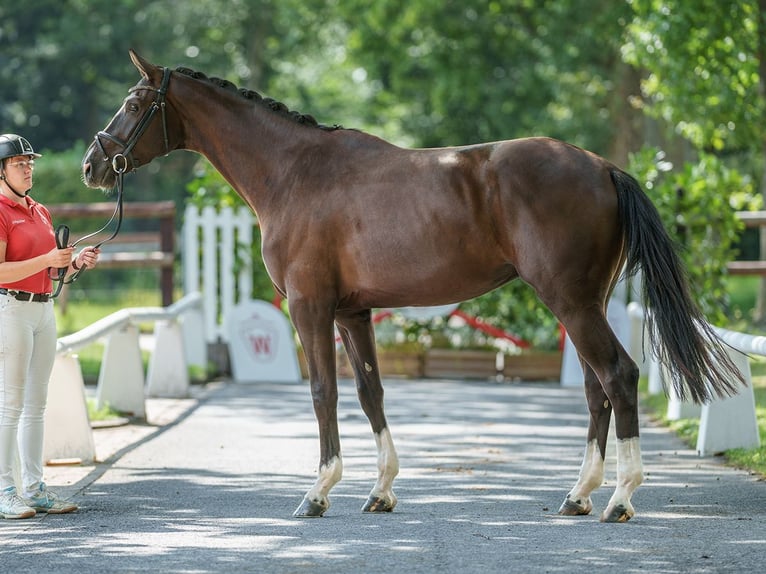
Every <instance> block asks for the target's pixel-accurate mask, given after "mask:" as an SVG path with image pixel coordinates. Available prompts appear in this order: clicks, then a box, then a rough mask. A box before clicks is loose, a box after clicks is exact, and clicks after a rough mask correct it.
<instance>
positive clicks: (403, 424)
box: [0, 380, 766, 574]
mask: <svg viewBox="0 0 766 574" xmlns="http://www.w3.org/2000/svg"><path fill="white" fill-rule="evenodd" d="M341 391H342V392H341V399H340V401H341V405H340V413H341V417H342V418H341V433H342V444H343V452H344V463H345V469H346V472H345V476H344V480H343V482H341V483H340V484H339V485H338V486H337V487H336V488H335V489H334V490H333V494H332V502H333V506H332V508H331V509H330V510H329V511H328V512H327V514H326V515H325V517H324V518H321V519H314V520H298V519H293V518H291V514H292V511H293V510H294V509H295V508H296V507H297V505H298V504H299V502H300V500H301V498H302V496H303V494H304V492H305V491H306V490H307V489H308V487H309V486H310V485H311V484H312V482H313V479H314V476H315V472H316V466H317V457H318V445H317V439H316V435H317V431H316V425H315V422H314V417H313V411H312V408H311V401H310V397H309V391H308V388H307V385H305V384H297V385H286V384H281V385H263V384H259V385H252V386H249V385H236V384H232V383H220V384H217V385H212V386H209V387H208V388H205V389H200V388H195V395H196V397H195V398H193V399H184V400H164V401H162V400H156V399H155V400H150V401H149V403H148V405H147V411H148V420H149V424H147V425H129V426H126V427H120V428H117V429H101V430H96V431H94V433H95V441H96V450H97V454H98V456H99V457H100V458H102V459H105V462H103V463H99V464H96V465H91V466H80V467H49V468H48V469H47V477H48V481H49V483H50V484H51V485H52V486H53V487H55V488H57V489H58V490H59V491H61V492H63V493H66V494H68V495H71V496H72V497H73V498H74V500H75V501H76V502H78V503H79V504H80V505H81V509H80V511H78V512H77V513H75V514H71V515H63V516H43V517H39V518H34V519H30V520H23V521H11V520H5V521H0V571H3V572H26V571H34V572H51V573H53V572H77V573H79V574H86V573H90V572H143V571H146V572H163V573H165V572H280V573H281V572H311V573H312V574H314V573H324V572H327V573H338V574H352V573H353V574H357V573H363V572H397V573H398V572H402V573H420V572H422V573H436V574H452V573H461V574H462V573H466V572H480V573H482V574H487V573H491V572H503V573H506V572H514V573H515V572H533V573H537V572H567V573H569V572H594V571H622V572H668V573H673V572H758V571H762V570H763V564H764V559H766V483H764V482H763V481H759V480H757V478H756V477H753V476H749V475H748V474H746V473H743V472H740V471H736V470H733V469H730V468H726V467H724V466H722V465H721V464H720V461H718V460H717V459H715V458H699V457H697V456H696V454H695V453H694V452H693V451H691V450H689V449H687V448H684V447H683V446H682V444H681V443H680V442H679V441H678V440H677V439H676V438H675V437H673V436H672V435H671V434H670V433H668V432H667V431H665V430H663V429H661V428H658V427H655V426H653V425H651V424H650V423H649V422H646V421H645V422H644V426H643V434H642V437H643V439H642V440H643V448H644V465H645V471H646V482H645V484H644V486H642V487H641V488H640V489H639V491H638V492H637V493H636V495H635V496H634V499H633V501H634V504H635V506H636V509H637V513H638V514H637V516H636V517H635V518H634V519H633V520H631V521H630V522H629V523H627V524H621V525H620V524H601V523H599V522H598V518H597V515H594V516H588V517H580V518H564V517H559V516H558V515H557V514H556V510H557V509H558V506H559V504H560V503H561V501H562V499H563V497H564V495H565V494H566V492H567V490H568V489H569V488H570V487H571V486H572V485H573V484H574V481H575V479H576V476H577V472H578V469H579V465H580V460H581V455H582V449H583V446H584V434H585V425H586V421H587V415H586V412H585V407H584V399H583V398H582V395H581V391H579V390H577V389H574V390H573V389H571V388H561V387H559V386H558V385H555V384H499V383H489V382H488V383H476V382H469V383H466V382H453V381H400V380H392V381H387V382H386V404H387V413H388V418H389V423H390V426H391V428H392V432H393V436H394V440H395V441H396V444H397V447H398V450H399V455H400V462H401V467H402V471H401V474H400V476H399V478H398V479H397V482H396V483H395V487H396V492H397V495H398V497H399V506H398V507H397V508H396V511H395V512H394V513H392V514H387V515H366V514H362V513H361V512H360V508H361V505H362V504H363V502H364V500H365V499H366V496H367V493H368V492H369V490H370V488H371V487H372V484H373V482H374V473H375V470H374V468H375V453H374V446H373V439H372V437H371V434H370V431H369V426H368V424H367V422H366V419H364V417H363V415H362V414H361V410H360V408H359V406H358V403H357V401H356V397H355V394H354V391H353V384H352V383H351V382H350V381H344V382H343V384H342V387H341ZM613 484H614V469H613V468H612V467H610V468H609V472H608V474H607V484H606V485H605V487H603V488H602V489H600V490H598V491H597V492H596V494H595V496H594V502H595V505H596V510H597V511H600V510H601V509H602V508H603V507H604V505H605V504H606V502H607V500H608V498H609V496H610V495H611V491H612V487H613Z"/></svg>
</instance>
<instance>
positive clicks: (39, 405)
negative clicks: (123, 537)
mask: <svg viewBox="0 0 766 574" xmlns="http://www.w3.org/2000/svg"><path fill="white" fill-rule="evenodd" d="M39 157H40V154H38V153H35V151H34V150H33V149H32V146H31V145H30V143H29V142H28V141H27V140H26V139H24V138H23V137H21V136H18V135H15V134H4V135H0V516H1V517H3V518H30V517H32V516H34V515H35V514H36V513H37V512H48V513H57V514H61V513H65V512H72V511H74V510H77V506H76V505H75V504H72V503H71V502H68V501H66V500H63V499H61V498H60V497H59V496H57V495H56V494H55V493H54V492H52V491H50V490H49V489H48V488H47V487H46V485H45V482H43V413H44V412H45V404H46V400H47V394H48V379H49V378H50V374H51V370H52V369H53V360H54V358H55V353H56V319H55V316H54V314H53V299H52V298H51V292H52V291H53V282H52V281H51V277H50V274H49V270H51V269H52V270H58V269H62V268H66V272H67V274H70V273H74V272H75V271H77V270H78V269H80V268H81V267H85V268H88V269H91V268H93V267H94V266H95V265H96V262H97V260H98V254H99V251H98V250H97V249H93V248H91V247H86V248H84V249H83V250H82V251H80V252H79V253H78V254H77V256H76V257H74V258H73V253H74V248H72V247H69V246H67V247H65V248H63V249H58V248H57V247H56V239H55V234H54V230H53V224H52V222H51V216H50V213H49V212H48V210H47V209H46V208H45V207H44V206H43V205H42V204H40V203H37V202H36V201H35V200H33V199H32V198H31V197H29V195H28V194H29V190H30V189H31V188H32V173H33V171H34V167H35V158H39ZM16 445H18V451H19V459H20V461H21V469H20V470H21V473H20V474H21V484H20V485H19V487H20V488H21V489H23V490H22V492H21V493H19V492H17V490H16V485H15V484H14V478H13V474H14V473H13V465H14V463H15V459H16V456H15V449H16Z"/></svg>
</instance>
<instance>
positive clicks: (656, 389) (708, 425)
mask: <svg viewBox="0 0 766 574" xmlns="http://www.w3.org/2000/svg"><path fill="white" fill-rule="evenodd" d="M627 310H628V316H629V317H630V321H631V329H630V331H631V337H632V338H633V341H632V343H631V354H633V359H634V360H635V361H637V362H639V363H641V362H642V360H643V359H644V358H646V359H648V363H649V365H648V375H649V392H650V393H652V394H656V393H660V392H662V391H663V387H665V386H666V385H665V383H667V382H668V381H669V377H668V376H667V375H666V374H665V373H664V372H663V369H662V368H660V366H659V364H658V363H657V360H656V358H655V357H654V355H653V353H651V351H650V350H648V349H646V348H645V347H644V343H645V339H646V337H645V336H644V332H643V331H644V310H643V309H642V308H641V306H640V305H639V304H638V303H635V302H634V303H630V304H629V305H628V307H627ZM716 332H717V333H718V335H719V336H720V337H721V339H722V340H723V341H724V342H725V343H726V344H727V345H729V348H727V351H728V354H729V358H730V359H731V360H732V362H733V363H734V364H735V365H736V366H737V368H738V369H739V370H740V371H741V372H742V375H743V376H744V378H745V380H746V382H747V388H743V389H741V390H740V392H739V394H737V395H736V396H733V397H728V398H725V399H714V400H713V401H711V402H710V403H708V404H705V405H702V406H700V405H695V404H693V403H690V402H682V401H680V400H679V399H678V397H676V396H675V393H673V389H672V385H669V384H668V385H667V388H668V393H669V400H668V412H667V418H668V419H669V420H678V419H681V418H697V417H699V418H700V427H699V433H698V438H697V452H698V453H699V454H700V455H701V456H706V455H711V454H717V453H720V452H723V451H725V450H729V449H733V448H757V447H758V446H760V444H761V440H760V434H759V431H758V419H757V415H756V410H755V393H754V391H753V381H752V375H751V372H750V357H749V355H760V356H766V337H759V336H754V335H748V334H745V333H737V332H735V331H728V330H726V329H716ZM639 337H640V339H638V338H639Z"/></svg>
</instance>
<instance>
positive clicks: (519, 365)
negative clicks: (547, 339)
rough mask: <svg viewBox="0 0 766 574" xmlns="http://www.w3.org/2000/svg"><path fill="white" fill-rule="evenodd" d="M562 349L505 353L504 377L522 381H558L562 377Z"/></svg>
mask: <svg viewBox="0 0 766 574" xmlns="http://www.w3.org/2000/svg"><path fill="white" fill-rule="evenodd" d="M561 358H562V353H561V352H560V351H547V352H544V351H539V352H534V353H522V354H521V355H505V356H504V357H503V359H504V363H505V364H504V365H503V377H504V378H506V379H510V380H522V381H558V380H559V379H560V378H561Z"/></svg>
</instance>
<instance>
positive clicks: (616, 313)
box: [561, 297, 630, 387]
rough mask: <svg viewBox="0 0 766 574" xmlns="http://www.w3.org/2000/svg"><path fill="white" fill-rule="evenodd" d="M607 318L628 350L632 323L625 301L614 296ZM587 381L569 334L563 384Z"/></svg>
mask: <svg viewBox="0 0 766 574" xmlns="http://www.w3.org/2000/svg"><path fill="white" fill-rule="evenodd" d="M606 320H607V321H608V322H609V326H610V327H611V328H612V330H613V331H614V334H615V335H617V339H618V340H619V341H620V344H621V345H622V346H623V348H625V349H626V350H627V349H629V348H630V324H629V321H628V311H627V308H626V306H625V304H624V303H622V302H621V301H619V300H618V299H616V298H615V297H612V298H611V299H609V304H608V305H607V307H606ZM584 382H585V377H584V376H583V372H582V366H581V365H580V359H579V357H578V355H577V350H576V349H575V347H574V344H572V341H571V340H570V339H569V335H568V334H567V336H566V338H565V340H564V354H563V357H562V360H561V386H563V387H581V386H583V384H584Z"/></svg>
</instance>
